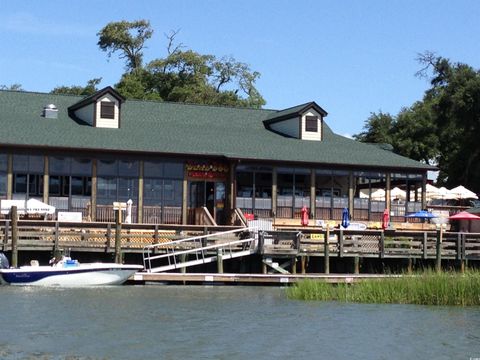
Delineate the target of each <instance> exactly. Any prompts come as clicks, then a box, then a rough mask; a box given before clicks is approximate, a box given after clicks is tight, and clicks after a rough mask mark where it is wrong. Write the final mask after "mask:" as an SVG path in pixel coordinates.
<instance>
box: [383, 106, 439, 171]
mask: <svg viewBox="0 0 480 360" xmlns="http://www.w3.org/2000/svg"><path fill="white" fill-rule="evenodd" d="M392 146H393V149H394V151H395V152H396V153H398V154H401V155H403V156H407V157H409V158H411V159H414V160H418V161H422V162H424V163H426V164H431V165H433V164H436V163H437V162H438V156H439V138H438V135H437V129H436V125H435V122H434V119H433V114H432V109H431V106H430V104H429V103H428V102H423V101H417V102H416V103H415V104H413V105H412V106H411V107H409V108H404V109H402V110H401V111H400V113H399V114H398V115H397V116H396V117H395V121H394V123H393V127H392Z"/></svg>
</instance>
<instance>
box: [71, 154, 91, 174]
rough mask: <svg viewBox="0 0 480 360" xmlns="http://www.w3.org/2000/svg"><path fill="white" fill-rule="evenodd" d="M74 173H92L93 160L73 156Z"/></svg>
mask: <svg viewBox="0 0 480 360" xmlns="http://www.w3.org/2000/svg"><path fill="white" fill-rule="evenodd" d="M71 173H72V175H88V176H91V175H92V160H90V159H80V158H72V172H71Z"/></svg>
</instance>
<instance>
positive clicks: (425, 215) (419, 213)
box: [405, 210, 437, 219]
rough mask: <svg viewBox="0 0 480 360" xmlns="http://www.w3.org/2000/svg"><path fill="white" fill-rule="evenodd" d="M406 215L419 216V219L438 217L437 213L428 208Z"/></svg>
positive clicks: (409, 216) (408, 216) (410, 216)
mask: <svg viewBox="0 0 480 360" xmlns="http://www.w3.org/2000/svg"><path fill="white" fill-rule="evenodd" d="M405 217H407V218H419V219H432V218H436V217H437V215H435V214H432V213H431V212H430V211H427V210H420V211H417V212H414V213H411V214H408V215H405Z"/></svg>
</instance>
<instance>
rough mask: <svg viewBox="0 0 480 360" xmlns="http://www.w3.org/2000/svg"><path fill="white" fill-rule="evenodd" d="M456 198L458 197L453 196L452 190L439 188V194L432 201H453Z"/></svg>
mask: <svg viewBox="0 0 480 360" xmlns="http://www.w3.org/2000/svg"><path fill="white" fill-rule="evenodd" d="M456 198H457V197H456V195H455V194H453V193H452V192H451V191H450V190H448V189H447V188H446V187H444V186H442V187H441V188H439V189H438V193H437V194H435V195H434V196H433V197H432V199H444V200H451V199H456Z"/></svg>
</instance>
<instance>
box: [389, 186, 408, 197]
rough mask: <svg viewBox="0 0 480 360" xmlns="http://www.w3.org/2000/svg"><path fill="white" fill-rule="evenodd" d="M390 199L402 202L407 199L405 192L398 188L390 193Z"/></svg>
mask: <svg viewBox="0 0 480 360" xmlns="http://www.w3.org/2000/svg"><path fill="white" fill-rule="evenodd" d="M390 197H391V198H392V199H402V200H405V199H406V198H407V194H406V192H405V191H403V190H402V189H400V188H399V187H394V188H393V189H392V190H391V191H390Z"/></svg>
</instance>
